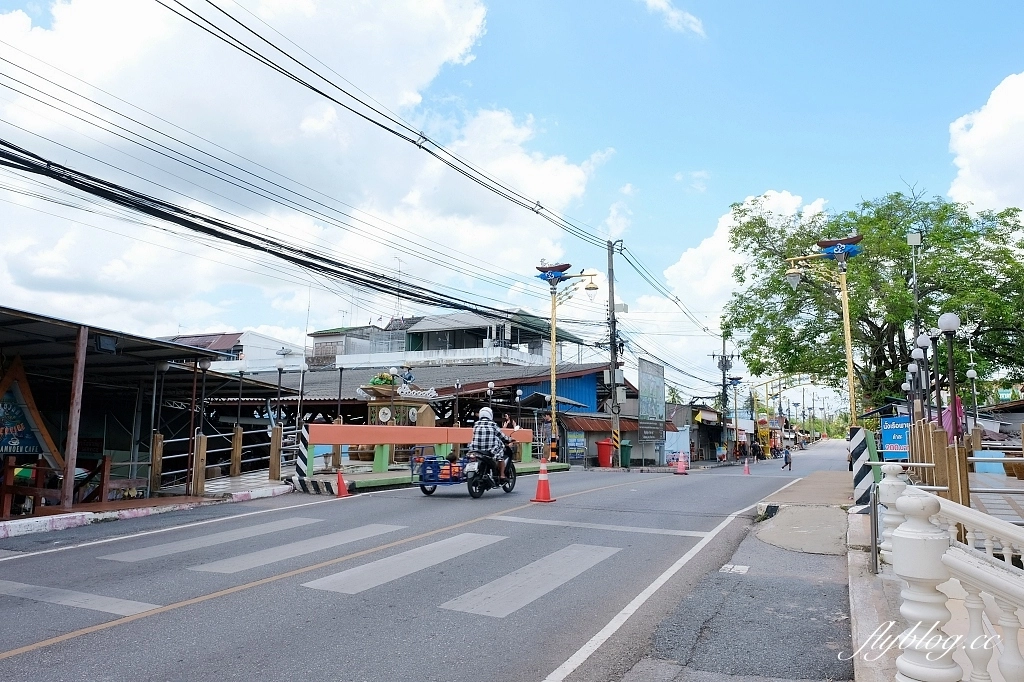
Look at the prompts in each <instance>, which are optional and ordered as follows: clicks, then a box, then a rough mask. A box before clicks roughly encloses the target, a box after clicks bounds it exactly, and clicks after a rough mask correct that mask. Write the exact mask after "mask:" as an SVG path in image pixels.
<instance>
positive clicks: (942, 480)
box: [929, 426, 953, 500]
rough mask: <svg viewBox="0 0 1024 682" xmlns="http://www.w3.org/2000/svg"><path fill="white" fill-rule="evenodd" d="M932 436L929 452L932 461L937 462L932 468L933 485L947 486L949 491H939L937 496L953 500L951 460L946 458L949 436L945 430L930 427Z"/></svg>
mask: <svg viewBox="0 0 1024 682" xmlns="http://www.w3.org/2000/svg"><path fill="white" fill-rule="evenodd" d="M929 431H930V434H929V435H930V436H931V438H930V439H929V441H930V442H929V446H930V447H929V450H930V452H931V455H932V458H931V459H932V461H933V462H935V467H934V468H932V471H933V472H934V483H932V485H938V486H947V487H949V490H948V491H942V490H939V491H937V492H936V493H935V494H936V495H938V496H939V497H944V498H946V499H947V500H951V499H953V498H952V497H951V496H950V493H951V492H952V486H950V483H949V478H950V477H949V458H948V457H947V456H946V450H947V449H948V443H947V439H948V436H947V435H946V432H945V431H944V430H943V429H935V428H932V427H930V426H929Z"/></svg>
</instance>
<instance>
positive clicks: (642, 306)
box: [635, 190, 825, 374]
mask: <svg viewBox="0 0 1024 682" xmlns="http://www.w3.org/2000/svg"><path fill="white" fill-rule="evenodd" d="M764 197H765V199H764V200H763V203H762V207H763V209H764V210H765V211H766V212H770V213H772V214H775V215H778V216H793V215H796V214H798V213H799V214H802V215H804V216H810V215H813V214H815V213H820V212H821V211H822V210H823V208H824V204H825V200H824V199H817V200H815V201H812V202H810V203H806V204H805V203H804V201H803V198H802V197H800V196H797V195H794V194H792V193H791V192H789V191H781V192H779V191H775V190H769V191H767V192H765V193H764ZM755 199H757V197H754V196H750V197H747V198H746V199H745V203H747V204H748V205H749V204H750V203H751V202H753V201H754V200H755ZM734 224H735V221H734V220H733V216H732V212H731V211H730V212H729V213H726V214H724V215H722V216H721V217H720V218H719V219H718V223H717V225H716V227H715V231H714V232H713V233H712V234H711V235H710V236H709V237H707V238H705V239H704V240H702V241H701V242H700V244H698V245H697V246H694V247H691V248H688V249H686V250H685V251H683V253H682V254H680V256H679V259H678V260H677V261H676V262H675V263H674V264H672V265H671V266H669V267H668V268H666V270H665V272H664V276H665V280H666V282H667V283H668V285H669V287H670V288H671V290H672V291H673V292H674V293H675V294H676V295H677V296H678V297H679V298H680V300H681V301H682V302H683V304H684V305H685V306H686V307H687V308H688V309H689V310H690V311H692V312H693V314H694V317H696V318H697V321H698V322H699V323H700V326H701V327H706V328H708V329H710V330H711V331H714V332H717V331H718V329H719V322H720V319H721V313H722V310H723V309H724V307H725V304H726V303H727V302H728V301H729V298H730V296H731V295H732V292H733V288H734V286H735V283H734V282H733V279H732V271H733V268H734V267H735V266H736V265H739V264H740V262H741V257H740V256H739V254H736V253H735V252H733V251H732V249H731V248H730V246H729V231H730V229H731V228H732V227H733V225H734ZM635 312H636V313H638V314H637V319H642V320H644V324H645V327H646V328H648V329H649V330H651V331H652V332H658V331H660V332H662V333H671V332H672V331H678V332H679V336H677V337H675V338H673V337H672V336H667V337H665V336H662V337H659V338H660V341H659V343H660V344H661V345H662V346H665V347H667V348H669V349H671V350H672V351H673V353H674V355H675V356H676V357H684V358H694V359H699V360H698V366H702V363H700V360H702V359H703V358H704V357H706V356H707V355H708V354H711V353H721V352H722V347H721V340H720V339H717V338H715V337H713V336H710V335H703V334H699V333H698V332H699V331H700V327H698V326H697V324H696V323H694V322H693V321H692V320H690V319H689V318H688V317H687V316H686V315H684V314H683V313H682V312H681V311H680V310H679V308H678V307H676V306H675V304H673V303H671V302H670V301H668V300H666V299H664V298H661V297H656V296H645V297H642V298H641V299H640V300H638V301H637V305H636V306H635ZM645 313H646V314H649V315H650V317H644V314H645ZM641 338H642V337H641ZM726 350H727V352H732V348H731V347H727V349H726ZM709 362H710V361H709ZM708 367H711V368H713V365H711V364H709V365H708ZM734 369H735V371H736V372H739V373H741V374H742V373H743V371H744V370H743V368H742V367H740V366H739V365H737V367H736V368H734Z"/></svg>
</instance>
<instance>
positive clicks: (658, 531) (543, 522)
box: [489, 515, 707, 538]
mask: <svg viewBox="0 0 1024 682" xmlns="http://www.w3.org/2000/svg"><path fill="white" fill-rule="evenodd" d="M489 519H490V520H491V521H511V522H512V523H533V524H537V525H538V526H565V527H566V528H590V529H593V530H614V531H621V532H624V533H649V534H651V535H680V536H682V537H688V538H702V537H704V536H706V535H707V531H699V530H672V529H670V528H643V527H640V526H610V525H607V524H603V523H582V522H578V521H549V520H548V519H528V518H526V517H524V516H504V515H503V516H491V517H489Z"/></svg>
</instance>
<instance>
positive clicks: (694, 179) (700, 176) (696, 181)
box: [690, 170, 711, 194]
mask: <svg viewBox="0 0 1024 682" xmlns="http://www.w3.org/2000/svg"><path fill="white" fill-rule="evenodd" d="M710 177H711V174H710V173H708V172H707V171H706V170H699V171H693V172H692V173H690V188H691V189H693V191H695V192H700V193H702V194H703V193H704V192H706V191H707V189H708V178H710Z"/></svg>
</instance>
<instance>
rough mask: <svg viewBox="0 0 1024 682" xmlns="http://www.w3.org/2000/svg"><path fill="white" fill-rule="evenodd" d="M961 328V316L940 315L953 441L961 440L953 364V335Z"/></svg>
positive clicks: (953, 314)
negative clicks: (944, 347) (944, 341)
mask: <svg viewBox="0 0 1024 682" xmlns="http://www.w3.org/2000/svg"><path fill="white" fill-rule="evenodd" d="M959 328H960V316H959V315H957V314H956V313H942V314H941V315H939V329H940V330H941V331H942V333H943V334H945V335H946V365H947V368H946V373H947V374H948V378H949V409H950V421H951V422H952V424H953V439H954V440H957V439H959V438H960V435H961V434H960V414H959V410H957V395H956V365H955V363H954V362H953V334H955V333H956V330H957V329H959Z"/></svg>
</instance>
